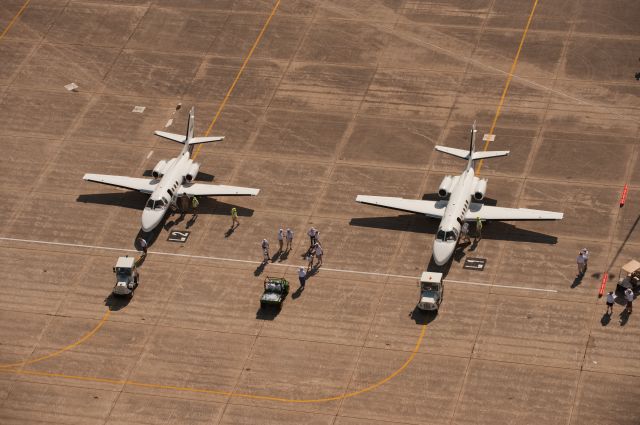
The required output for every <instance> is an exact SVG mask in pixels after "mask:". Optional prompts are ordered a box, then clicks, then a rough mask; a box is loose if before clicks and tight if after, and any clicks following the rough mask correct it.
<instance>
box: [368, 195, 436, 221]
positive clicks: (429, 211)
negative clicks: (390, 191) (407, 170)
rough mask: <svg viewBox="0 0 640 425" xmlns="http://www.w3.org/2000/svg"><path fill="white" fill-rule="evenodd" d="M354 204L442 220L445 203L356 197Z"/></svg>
mask: <svg viewBox="0 0 640 425" xmlns="http://www.w3.org/2000/svg"><path fill="white" fill-rule="evenodd" d="M356 202H360V203H361V204H369V205H376V206H378V207H384V208H390V209H392V210H400V211H407V212H412V213H420V214H424V215H426V216H428V217H433V218H442V215H443V214H444V209H445V208H446V206H447V201H444V200H442V201H423V200H421V199H404V198H393V197H389V196H368V195H358V196H356Z"/></svg>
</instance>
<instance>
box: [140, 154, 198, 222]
mask: <svg viewBox="0 0 640 425" xmlns="http://www.w3.org/2000/svg"><path fill="white" fill-rule="evenodd" d="M191 164H193V160H191V154H190V153H189V151H188V150H184V151H183V152H182V153H181V154H180V155H179V156H177V157H176V158H173V159H172V160H170V161H169V162H168V163H167V165H166V167H165V170H164V174H163V175H162V177H161V178H160V181H159V182H158V184H157V186H156V188H155V190H154V191H153V192H152V193H151V196H150V197H149V200H148V201H147V204H146V206H145V207H144V210H143V211H142V230H144V231H145V232H150V231H151V230H153V229H154V228H155V227H156V226H157V225H158V224H160V222H161V221H162V218H163V217H164V215H165V214H166V213H167V211H168V210H169V207H170V205H171V204H175V201H176V198H177V197H178V191H179V190H180V188H181V187H182V183H183V182H184V179H185V176H186V175H187V173H188V171H189V167H191Z"/></svg>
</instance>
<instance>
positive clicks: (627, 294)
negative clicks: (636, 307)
mask: <svg viewBox="0 0 640 425" xmlns="http://www.w3.org/2000/svg"><path fill="white" fill-rule="evenodd" d="M624 297H625V299H626V300H627V313H629V314H631V313H633V291H632V290H631V289H629V288H627V289H626V290H625V291H624Z"/></svg>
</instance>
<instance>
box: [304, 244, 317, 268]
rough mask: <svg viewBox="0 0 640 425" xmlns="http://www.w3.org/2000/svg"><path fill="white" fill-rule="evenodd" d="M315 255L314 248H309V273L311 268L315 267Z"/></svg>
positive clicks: (307, 257)
mask: <svg viewBox="0 0 640 425" xmlns="http://www.w3.org/2000/svg"><path fill="white" fill-rule="evenodd" d="M314 255H315V251H314V250H313V247H311V248H309V252H307V256H306V259H307V273H309V270H311V268H312V267H313V256H314Z"/></svg>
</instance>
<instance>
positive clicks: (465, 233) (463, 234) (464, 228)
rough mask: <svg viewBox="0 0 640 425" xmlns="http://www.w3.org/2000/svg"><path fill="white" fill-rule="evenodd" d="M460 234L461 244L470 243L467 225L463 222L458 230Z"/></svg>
mask: <svg viewBox="0 0 640 425" xmlns="http://www.w3.org/2000/svg"><path fill="white" fill-rule="evenodd" d="M460 233H461V239H462V242H463V243H465V242H469V243H471V238H469V223H467V222H466V221H465V222H464V223H463V224H462V227H461V228H460Z"/></svg>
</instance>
